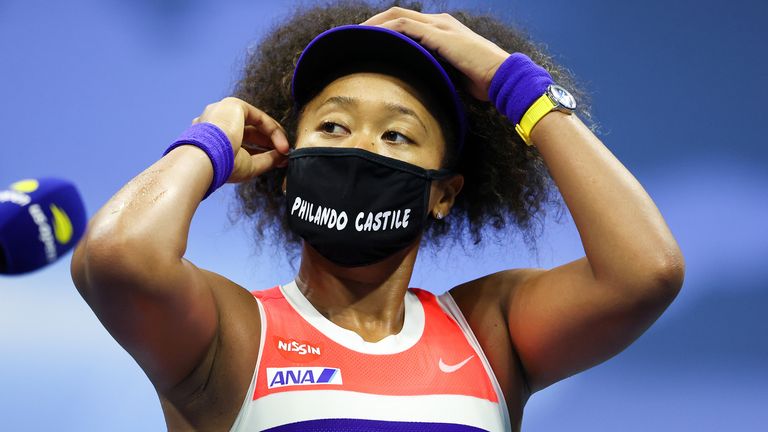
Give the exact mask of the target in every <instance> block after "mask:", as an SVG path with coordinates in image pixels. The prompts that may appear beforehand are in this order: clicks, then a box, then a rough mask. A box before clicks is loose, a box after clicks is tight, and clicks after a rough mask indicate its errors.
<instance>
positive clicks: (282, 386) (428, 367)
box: [231, 281, 511, 432]
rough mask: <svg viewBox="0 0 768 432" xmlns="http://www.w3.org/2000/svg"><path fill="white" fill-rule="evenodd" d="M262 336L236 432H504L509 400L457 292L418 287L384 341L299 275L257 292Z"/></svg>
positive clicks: (235, 428)
mask: <svg viewBox="0 0 768 432" xmlns="http://www.w3.org/2000/svg"><path fill="white" fill-rule="evenodd" d="M253 294H254V296H255V297H256V300H257V302H258V304H259V311H260V313H261V342H260V348H259V356H258V360H257V361H256V368H255V370H254V374H253V378H252V379H251V385H250V388H249V389H248V392H247V393H246V398H245V401H244V403H243V406H242V408H241V409H240V412H239V414H238V416H237V418H236V419H235V423H234V424H233V426H232V428H231V432H251V431H269V432H298V431H302V432H416V431H419V432H470V431H472V432H479V431H490V432H504V431H509V430H511V426H510V421H509V414H508V412H507V406H506V404H505V402H504V396H503V394H502V393H501V388H500V387H499V384H498V382H497V381H496V377H495V375H494V374H493V371H492V370H491V368H490V366H489V364H488V360H487V359H486V357H485V355H484V354H483V351H482V349H481V348H480V345H479V344H478V343H477V340H476V339H475V337H474V335H473V333H472V330H471V329H470V328H469V325H468V324H467V322H466V320H465V319H464V316H463V315H462V313H461V311H460V310H459V308H458V306H457V305H456V303H455V302H454V301H453V298H452V297H451V296H450V294H448V293H446V294H443V295H441V296H435V295H434V294H432V293H430V292H428V291H425V290H421V289H417V288H410V289H409V290H408V292H407V293H406V296H405V319H404V323H403V328H402V330H401V331H400V332H399V333H398V334H395V335H390V336H387V337H385V338H384V339H382V340H380V341H378V342H367V341H365V340H364V339H363V338H362V337H360V336H359V335H358V334H357V333H355V332H353V331H350V330H347V329H344V328H342V327H339V326H337V325H336V324H334V323H332V322H331V321H330V320H328V319H327V318H325V317H324V316H323V315H321V314H320V313H319V312H318V311H317V310H316V309H315V308H314V306H312V304H311V303H310V302H309V300H307V299H306V298H305V297H304V295H303V294H302V293H301V291H299V288H298V286H297V285H296V282H295V281H292V282H290V283H288V284H286V285H283V286H275V287H273V288H271V289H268V290H265V291H255V292H253Z"/></svg>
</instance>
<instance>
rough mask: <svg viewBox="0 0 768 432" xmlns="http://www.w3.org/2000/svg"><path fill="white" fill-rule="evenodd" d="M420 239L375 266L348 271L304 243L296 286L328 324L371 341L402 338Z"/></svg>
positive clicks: (349, 269)
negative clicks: (392, 337)
mask: <svg viewBox="0 0 768 432" xmlns="http://www.w3.org/2000/svg"><path fill="white" fill-rule="evenodd" d="M418 245H419V241H418V240H417V241H415V242H414V243H413V244H412V245H411V246H409V247H408V248H406V249H404V250H403V251H401V252H398V253H396V254H395V255H393V256H391V257H389V258H387V259H385V260H384V261H381V262H378V263H376V264H372V265H368V266H363V267H353V268H346V267H340V266H338V265H336V264H334V263H332V262H330V261H328V260H327V259H326V258H324V257H323V256H321V255H320V254H319V253H318V252H317V251H316V250H315V249H314V248H312V247H311V246H309V245H308V244H307V243H304V247H303V248H302V253H301V265H300V267H299V274H298V275H297V277H296V284H297V285H298V287H299V290H301V292H302V293H303V294H304V297H306V298H307V300H309V302H310V303H312V305H313V306H314V307H315V309H317V310H318V312H320V313H321V314H322V315H323V316H325V317H326V318H327V319H328V320H330V321H331V322H333V323H334V324H336V325H338V326H339V327H342V328H345V329H348V330H352V331H354V332H355V333H357V334H359V335H360V337H362V338H363V339H364V340H366V341H368V342H376V341H379V340H381V339H383V338H385V337H387V336H389V335H392V334H397V333H399V332H400V330H401V329H402V327H403V321H404V319H405V306H404V299H405V293H406V291H407V290H408V285H409V283H410V280H411V275H412V274H413V266H414V263H415V261H416V254H417V252H418Z"/></svg>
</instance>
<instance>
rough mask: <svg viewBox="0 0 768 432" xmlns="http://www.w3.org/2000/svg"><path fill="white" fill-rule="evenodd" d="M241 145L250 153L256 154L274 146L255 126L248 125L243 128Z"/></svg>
mask: <svg viewBox="0 0 768 432" xmlns="http://www.w3.org/2000/svg"><path fill="white" fill-rule="evenodd" d="M242 147H243V148H244V149H246V150H247V151H248V153H250V154H258V153H264V152H267V151H270V150H272V149H274V148H275V145H274V143H273V142H272V139H271V138H270V137H268V136H266V135H264V134H263V133H261V130H259V129H258V128H257V127H255V126H251V125H248V126H246V127H245V128H244V129H243V145H242Z"/></svg>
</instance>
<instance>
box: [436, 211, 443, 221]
mask: <svg viewBox="0 0 768 432" xmlns="http://www.w3.org/2000/svg"><path fill="white" fill-rule="evenodd" d="M435 217H436V218H437V219H442V218H443V213H442V212H440V211H438V212H437V213H435Z"/></svg>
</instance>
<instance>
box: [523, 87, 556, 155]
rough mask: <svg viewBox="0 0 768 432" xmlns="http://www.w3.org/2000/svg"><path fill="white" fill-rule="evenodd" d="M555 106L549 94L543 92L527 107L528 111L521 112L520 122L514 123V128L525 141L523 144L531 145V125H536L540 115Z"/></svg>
mask: <svg viewBox="0 0 768 432" xmlns="http://www.w3.org/2000/svg"><path fill="white" fill-rule="evenodd" d="M556 106H557V105H556V104H555V103H554V102H552V99H550V98H549V95H548V94H547V93H544V94H543V95H541V96H540V97H539V98H538V99H536V101H535V102H534V103H533V105H531V107H530V108H528V111H526V112H525V114H523V117H522V118H521V119H520V123H518V124H516V125H515V130H516V131H517V133H518V135H520V137H521V138H522V139H523V141H525V144H527V145H529V146H531V145H533V142H532V141H531V130H533V127H534V126H536V123H538V122H539V120H541V119H542V117H544V116H545V115H547V113H549V112H550V111H552V110H553V109H555V107H556Z"/></svg>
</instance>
